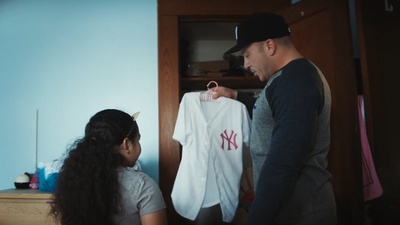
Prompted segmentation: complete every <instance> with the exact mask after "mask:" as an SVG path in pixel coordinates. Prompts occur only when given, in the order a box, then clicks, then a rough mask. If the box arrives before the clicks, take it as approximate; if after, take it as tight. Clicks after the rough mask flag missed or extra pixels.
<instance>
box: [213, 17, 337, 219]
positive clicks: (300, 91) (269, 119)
mask: <svg viewBox="0 0 400 225" xmlns="http://www.w3.org/2000/svg"><path fill="white" fill-rule="evenodd" d="M236 39H237V45H236V46H234V47H233V48H231V49H230V50H228V51H227V52H226V53H225V54H231V53H234V52H237V51H240V54H241V55H242V56H243V57H244V66H245V67H246V68H248V69H250V70H251V71H252V72H253V73H254V75H255V76H257V77H258V78H259V79H260V80H261V81H267V84H266V86H265V88H264V89H263V90H262V92H261V94H260V96H259V97H258V98H257V99H255V98H253V97H251V96H247V95H246V94H244V93H241V92H238V91H235V90H232V89H229V88H225V87H219V88H218V90H217V92H216V94H215V95H214V96H213V98H218V97H220V96H224V97H229V98H233V99H237V100H239V101H241V102H242V103H244V104H245V105H246V106H247V109H248V110H249V113H250V115H252V125H251V135H250V136H251V137H250V150H251V154H252V160H253V170H254V183H255V198H254V201H253V203H252V206H251V209H250V213H249V215H248V220H247V224H251V225H253V224H254V225H261V224H296V225H299V224H302V225H303V224H310V225H322V224H336V203H335V198H334V194H333V189H332V178H331V175H330V173H329V172H328V171H327V170H326V167H327V154H328V151H329V145H330V109H331V95H330V90H329V86H328V83H327V81H326V80H325V78H324V76H323V74H322V73H321V71H320V70H319V69H318V68H317V67H316V66H315V65H314V64H312V63H311V62H310V61H308V60H307V59H305V58H303V56H302V55H301V54H300V53H299V52H298V51H297V50H296V48H295V47H294V45H293V43H292V41H291V38H290V30H289V27H288V25H287V24H286V23H285V21H284V19H283V18H282V17H281V16H279V15H277V14H271V13H257V14H254V15H251V16H250V17H248V18H246V19H245V20H243V21H242V22H241V23H240V24H239V25H238V27H237V28H236Z"/></svg>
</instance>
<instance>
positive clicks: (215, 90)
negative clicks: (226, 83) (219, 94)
mask: <svg viewBox="0 0 400 225" xmlns="http://www.w3.org/2000/svg"><path fill="white" fill-rule="evenodd" d="M211 83H214V84H215V85H216V87H215V90H214V92H216V91H217V89H218V83H217V82H216V81H213V80H212V81H210V82H208V84H207V90H208V89H210V88H209V87H208V86H210V84H211Z"/></svg>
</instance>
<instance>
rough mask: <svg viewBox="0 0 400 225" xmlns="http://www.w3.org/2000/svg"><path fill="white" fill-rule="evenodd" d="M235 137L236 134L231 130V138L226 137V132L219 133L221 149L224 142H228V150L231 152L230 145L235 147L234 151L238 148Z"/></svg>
mask: <svg viewBox="0 0 400 225" xmlns="http://www.w3.org/2000/svg"><path fill="white" fill-rule="evenodd" d="M236 136H237V134H236V133H235V132H234V131H233V130H232V132H231V136H229V137H228V133H227V132H226V130H225V131H224V132H223V133H221V137H222V146H221V147H222V149H225V147H224V145H225V140H226V141H227V142H228V150H232V149H231V144H232V145H233V147H235V150H236V149H237V148H238V145H237V144H236ZM232 138H233V140H232Z"/></svg>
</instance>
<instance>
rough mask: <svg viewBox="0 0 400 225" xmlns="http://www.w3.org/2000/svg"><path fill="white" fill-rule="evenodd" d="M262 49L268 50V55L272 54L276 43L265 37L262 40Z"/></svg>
mask: <svg viewBox="0 0 400 225" xmlns="http://www.w3.org/2000/svg"><path fill="white" fill-rule="evenodd" d="M264 49H265V51H266V52H268V55H274V54H275V50H276V43H275V41H274V40H272V39H267V40H266V41H264Z"/></svg>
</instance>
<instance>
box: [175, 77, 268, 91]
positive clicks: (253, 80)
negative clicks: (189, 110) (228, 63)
mask: <svg viewBox="0 0 400 225" xmlns="http://www.w3.org/2000/svg"><path fill="white" fill-rule="evenodd" d="M210 81H216V82H217V83H218V85H219V86H224V87H228V88H232V89H262V88H264V86H265V82H261V81H260V80H259V79H258V77H255V76H249V77H243V76H237V77H182V78H181V90H183V91H195V90H205V89H206V88H207V84H208V82H210ZM210 87H213V85H210Z"/></svg>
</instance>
